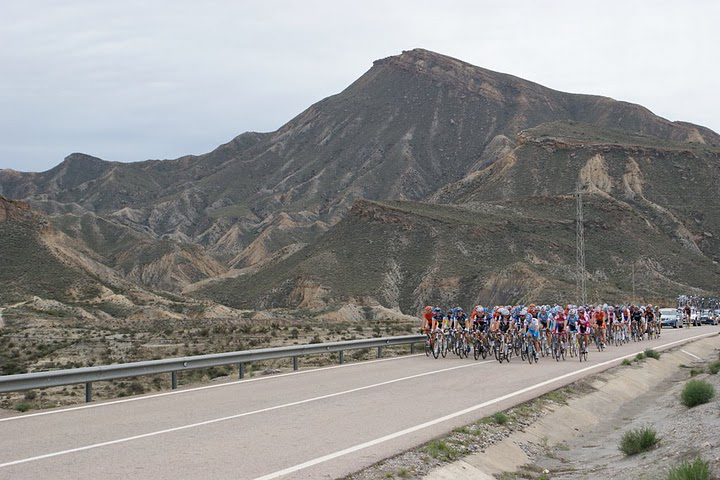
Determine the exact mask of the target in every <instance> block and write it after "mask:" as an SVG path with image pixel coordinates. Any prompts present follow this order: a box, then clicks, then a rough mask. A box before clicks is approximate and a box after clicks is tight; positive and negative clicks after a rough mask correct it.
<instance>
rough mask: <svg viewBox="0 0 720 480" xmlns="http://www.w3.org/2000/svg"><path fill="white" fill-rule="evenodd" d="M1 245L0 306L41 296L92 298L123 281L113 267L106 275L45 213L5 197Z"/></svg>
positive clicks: (0, 201)
mask: <svg viewBox="0 0 720 480" xmlns="http://www.w3.org/2000/svg"><path fill="white" fill-rule="evenodd" d="M0 245H2V248H0V281H1V282H2V284H3V288H2V289H0V303H10V302H17V301H22V300H27V298H28V297H29V296H32V295H37V294H39V293H42V294H44V295H46V296H49V297H52V298H54V299H57V300H63V301H69V300H72V299H73V298H80V297H83V298H86V297H89V296H93V295H96V294H97V293H98V292H99V291H100V290H101V289H102V288H103V287H106V286H108V285H111V284H113V283H117V281H118V279H117V277H116V276H115V275H114V274H113V272H112V271H111V270H110V269H105V271H103V270H104V269H103V268H102V267H101V266H99V265H97V264H95V263H94V262H93V261H92V260H91V259H90V258H88V257H87V255H85V254H84V253H81V252H80V251H78V250H77V249H76V248H75V246H74V245H73V242H72V241H71V239H69V238H68V237H66V236H64V235H63V234H62V233H60V232H58V231H57V230H56V229H54V228H53V226H52V224H51V223H50V221H49V219H48V218H46V217H45V216H44V215H40V214H38V213H36V212H34V211H32V210H31V208H30V206H29V205H28V204H26V203H23V202H18V201H13V200H10V199H7V198H5V197H2V196H0ZM101 277H104V278H101Z"/></svg>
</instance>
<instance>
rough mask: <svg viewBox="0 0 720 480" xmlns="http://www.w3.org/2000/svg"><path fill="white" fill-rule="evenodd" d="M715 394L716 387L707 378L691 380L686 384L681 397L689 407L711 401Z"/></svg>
mask: <svg viewBox="0 0 720 480" xmlns="http://www.w3.org/2000/svg"><path fill="white" fill-rule="evenodd" d="M714 396H715V388H713V386H712V385H710V384H709V383H708V382H706V381H705V380H690V381H689V382H688V383H686V384H685V388H683V391H682V393H681V394H680V399H681V400H682V403H683V405H685V406H686V407H688V408H692V407H695V406H697V405H702V404H703V403H707V402H709V401H710V400H711V399H712V398H713V397H714Z"/></svg>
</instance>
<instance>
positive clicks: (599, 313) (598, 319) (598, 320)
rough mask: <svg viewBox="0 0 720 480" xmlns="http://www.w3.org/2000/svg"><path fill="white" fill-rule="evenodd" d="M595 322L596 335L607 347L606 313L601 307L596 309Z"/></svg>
mask: <svg viewBox="0 0 720 480" xmlns="http://www.w3.org/2000/svg"><path fill="white" fill-rule="evenodd" d="M593 319H594V320H595V322H594V323H595V335H597V336H598V337H599V338H600V343H601V344H602V346H603V347H604V346H605V312H604V311H603V309H602V308H600V307H599V306H597V307H595V313H594V314H593Z"/></svg>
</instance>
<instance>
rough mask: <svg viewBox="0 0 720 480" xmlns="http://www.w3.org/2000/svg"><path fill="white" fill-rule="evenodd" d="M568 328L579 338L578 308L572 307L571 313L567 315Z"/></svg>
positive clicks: (569, 331)
mask: <svg viewBox="0 0 720 480" xmlns="http://www.w3.org/2000/svg"><path fill="white" fill-rule="evenodd" d="M567 329H568V333H569V334H575V335H576V336H575V337H574V338H577V333H578V313H577V309H575V308H571V309H570V313H569V314H568V317H567ZM575 341H576V342H577V340H575Z"/></svg>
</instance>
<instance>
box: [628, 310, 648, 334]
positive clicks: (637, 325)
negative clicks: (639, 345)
mask: <svg viewBox="0 0 720 480" xmlns="http://www.w3.org/2000/svg"><path fill="white" fill-rule="evenodd" d="M631 309H632V329H633V330H634V331H636V332H638V336H639V337H640V340H642V338H643V335H644V333H645V330H644V328H643V313H642V309H641V308H640V307H637V306H635V305H633V306H632V307H631Z"/></svg>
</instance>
